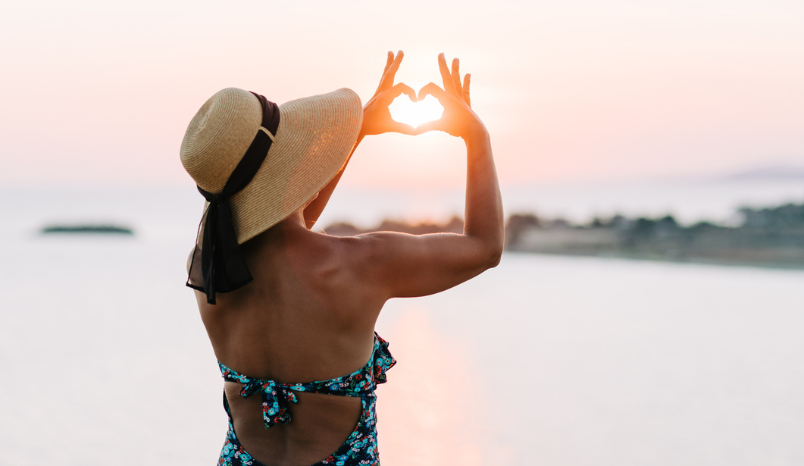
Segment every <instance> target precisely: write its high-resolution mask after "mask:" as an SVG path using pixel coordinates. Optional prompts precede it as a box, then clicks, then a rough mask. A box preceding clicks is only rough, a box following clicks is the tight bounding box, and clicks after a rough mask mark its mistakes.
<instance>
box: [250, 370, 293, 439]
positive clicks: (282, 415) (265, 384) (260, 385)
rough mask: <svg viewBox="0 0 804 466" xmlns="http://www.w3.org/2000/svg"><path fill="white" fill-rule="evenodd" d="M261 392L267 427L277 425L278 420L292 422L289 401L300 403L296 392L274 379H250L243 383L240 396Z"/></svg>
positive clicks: (263, 415)
mask: <svg viewBox="0 0 804 466" xmlns="http://www.w3.org/2000/svg"><path fill="white" fill-rule="evenodd" d="M257 392H261V393H260V394H261V396H262V418H263V420H264V421H265V428H266V429H268V428H269V427H273V426H275V425H276V424H277V423H278V422H281V423H283V424H287V423H289V422H290V411H289V410H288V403H298V402H299V401H298V399H297V398H296V394H295V393H293V391H292V390H291V389H290V388H289V387H288V386H287V385H283V384H278V383H276V382H274V381H273V380H268V381H250V382H248V383H246V384H243V387H242V388H241V389H240V396H242V397H243V398H248V397H249V396H251V395H253V394H255V393H257Z"/></svg>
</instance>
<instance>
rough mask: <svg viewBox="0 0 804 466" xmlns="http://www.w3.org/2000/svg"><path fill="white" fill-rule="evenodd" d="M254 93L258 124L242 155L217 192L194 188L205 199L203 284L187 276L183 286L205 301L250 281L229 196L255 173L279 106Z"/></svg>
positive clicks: (265, 152)
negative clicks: (259, 108) (259, 109)
mask: <svg viewBox="0 0 804 466" xmlns="http://www.w3.org/2000/svg"><path fill="white" fill-rule="evenodd" d="M252 94H254V93H253V92H252ZM254 95H255V96H256V97H257V99H258V100H259V101H260V105H261V106H262V126H261V127H260V130H259V131H257V135H256V136H254V140H253V141H252V142H251V145H250V146H249V148H248V150H247V151H246V154H245V155H244V156H243V158H242V159H241V160H240V162H239V163H238V164H237V166H236V167H235V169H234V170H233V171H232V174H231V175H230V176H229V179H228V180H227V181H226V184H225V185H224V187H223V190H222V191H221V192H219V193H210V192H208V191H205V190H204V189H202V188H201V187H200V186H199V187H198V191H199V192H200V193H201V194H202V195H203V196H204V199H206V200H207V201H208V202H209V207H208V208H207V212H206V217H205V219H204V220H202V222H203V223H204V237H203V238H202V245H201V269H202V271H201V274H200V275H201V277H202V278H203V282H204V283H203V286H195V285H192V284H190V277H189V276H188V277H187V286H189V287H190V288H194V289H196V290H199V291H203V292H204V293H205V294H206V295H207V302H208V303H209V304H215V303H216V300H215V293H216V292H220V293H226V292H229V291H234V290H236V289H238V288H240V287H242V286H245V285H246V284H247V283H249V282H251V280H252V277H251V273H250V272H249V270H248V266H247V265H246V260H245V259H244V258H243V254H242V252H241V251H240V246H239V245H238V244H237V234H236V233H235V230H234V222H233V220H232V207H231V205H229V199H230V198H231V197H232V196H234V195H235V194H237V193H238V192H240V191H241V190H242V189H243V188H245V187H246V186H247V185H248V184H249V183H250V182H251V180H252V179H253V178H254V175H256V174H257V171H259V169H260V166H261V165H262V162H263V161H264V160H265V157H266V156H267V155H268V150H269V149H270V148H271V144H272V143H273V141H274V139H275V134H276V131H277V129H278V128H279V107H278V106H277V105H276V104H275V103H273V102H271V101H269V100H268V99H266V98H265V97H263V96H261V95H258V94H254ZM199 228H200V225H199ZM197 248H198V241H197V240H196V249H197ZM194 266H195V254H193V262H191V263H190V275H192V270H193V267H194Z"/></svg>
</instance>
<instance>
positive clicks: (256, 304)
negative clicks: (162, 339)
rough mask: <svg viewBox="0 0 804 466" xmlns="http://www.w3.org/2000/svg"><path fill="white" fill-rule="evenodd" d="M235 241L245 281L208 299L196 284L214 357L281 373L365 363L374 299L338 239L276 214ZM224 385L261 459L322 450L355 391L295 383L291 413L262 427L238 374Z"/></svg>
mask: <svg viewBox="0 0 804 466" xmlns="http://www.w3.org/2000/svg"><path fill="white" fill-rule="evenodd" d="M242 248H243V252H244V255H245V257H246V260H247V263H248V267H249V270H250V271H251V274H252V277H253V278H254V281H253V282H252V283H250V284H249V285H247V286H245V287H243V288H241V289H239V290H237V291H235V292H232V293H225V294H221V295H219V296H218V304H217V305H210V304H207V302H206V297H205V296H204V294H203V293H200V292H196V298H197V300H198V305H199V309H200V312H201V317H202V320H203V322H204V325H205V327H206V329H207V333H208V334H209V338H210V340H211V342H212V346H213V349H214V351H215V355H216V356H217V358H218V360H219V361H220V362H221V363H223V364H225V365H226V366H228V367H230V368H232V369H235V370H237V371H238V372H240V373H243V374H247V375H248V376H249V377H254V378H259V379H269V380H276V381H277V382H282V383H296V382H312V381H317V380H326V379H331V378H335V377H340V376H343V375H346V374H349V373H351V372H354V371H355V370H356V369H359V368H360V367H362V366H364V365H365V364H366V362H367V361H368V359H369V357H370V356H371V351H372V348H373V340H374V336H373V335H374V334H373V329H374V323H375V321H376V319H377V316H378V315H379V312H380V309H381V308H382V305H383V303H384V299H382V298H380V297H379V296H377V293H376V291H374V292H373V293H372V290H371V289H370V288H368V287H367V286H365V285H363V284H361V281H359V280H355V276H354V273H353V271H351V270H350V267H349V263H350V261H349V260H348V256H349V255H350V251H349V241H348V240H346V239H343V238H338V237H331V236H327V235H321V234H318V233H313V232H310V231H308V230H306V229H305V228H304V227H301V226H300V225H294V224H293V223H292V222H282V223H280V224H279V225H277V226H275V227H274V228H272V229H270V230H268V231H266V232H264V233H263V234H261V235H259V236H258V237H257V238H254V239H253V240H251V241H249V242H247V243H245V244H244V245H243V246H242ZM372 294H373V295H374V296H372ZM225 385H226V386H225V391H226V396H227V399H228V402H229V405H230V408H231V411H232V419H233V422H234V428H235V432H237V436H238V438H239V439H240V440H241V442H242V444H243V446H244V447H245V448H246V449H247V450H248V451H249V452H250V453H251V454H252V455H253V456H254V457H255V458H256V459H258V460H259V461H260V462H262V463H264V464H265V465H267V466H280V465H281V466H284V465H298V464H313V463H315V462H317V461H320V460H321V459H323V458H326V457H327V456H328V455H329V454H330V453H331V452H332V451H334V450H335V449H337V447H338V446H340V445H341V444H342V443H343V442H344V441H345V440H346V439H347V437H348V436H349V434H350V433H351V432H352V430H353V429H354V428H355V424H356V423H357V422H358V419H359V418H360V415H361V402H360V399H359V398H354V397H342V396H330V395H323V394H310V393H299V394H298V396H299V401H300V402H299V403H298V404H295V405H291V407H290V410H291V416H292V417H293V422H291V423H289V424H280V425H277V426H274V427H273V428H271V429H265V428H264V425H263V418H262V409H261V406H260V404H261V401H260V399H259V397H250V398H245V399H244V398H242V397H241V396H240V386H239V385H238V384H235V383H231V382H227V383H226V384H225Z"/></svg>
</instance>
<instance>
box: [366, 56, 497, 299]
mask: <svg viewBox="0 0 804 466" xmlns="http://www.w3.org/2000/svg"><path fill="white" fill-rule="evenodd" d="M438 64H439V69H440V72H441V77H442V80H443V84H444V88H443V89H442V88H440V87H439V86H437V85H436V84H433V83H430V84H428V85H426V86H424V87H423V88H422V89H421V90H420V91H419V99H420V100H421V99H423V98H424V97H425V96H427V95H432V96H433V97H435V98H436V99H438V101H439V102H440V103H441V105H442V106H443V107H444V113H443V115H442V117H441V119H440V120H438V121H433V122H430V123H425V124H424V125H422V126H420V127H419V128H417V132H418V133H423V132H427V131H434V130H438V131H444V132H446V133H449V134H451V135H453V136H456V137H460V138H462V139H463V140H464V142H465V143H466V156H467V173H466V207H465V221H464V231H463V234H461V235H457V234H449V233H439V234H432V235H421V236H414V235H407V234H401V233H388V232H382V233H370V234H366V235H360V236H358V237H356V238H355V239H354V240H352V242H353V248H352V250H353V252H354V254H353V257H354V260H356V261H357V262H358V264H357V265H358V268H359V270H361V271H362V274H363V279H365V280H367V281H369V282H371V283H372V284H373V285H374V286H376V287H377V288H378V289H379V290H381V293H384V294H385V297H386V298H391V297H411V296H423V295H428V294H433V293H437V292H439V291H443V290H446V289H448V288H451V287H453V286H455V285H458V284H459V283H462V282H464V281H466V280H468V279H470V278H472V277H474V276H476V275H478V274H479V273H481V272H483V271H484V270H486V269H488V268H491V267H494V266H496V265H497V264H498V263H499V261H500V256H501V254H502V249H503V238H504V230H503V211H502V198H501V195H500V188H499V185H498V182H497V172H496V169H495V167H494V158H493V155H492V150H491V141H490V138H489V134H488V131H487V130H486V127H485V125H484V124H483V122H482V121H481V120H480V118H478V116H477V115H476V114H475V113H474V112H473V111H472V108H471V105H470V102H471V101H470V93H469V87H470V80H471V77H470V75H466V77H465V78H464V81H463V84H461V79H460V72H459V63H458V59H455V60H454V61H453V62H452V71H451V72H450V70H449V69H448V68H447V63H446V59H445V58H444V54H441V55H439V57H438Z"/></svg>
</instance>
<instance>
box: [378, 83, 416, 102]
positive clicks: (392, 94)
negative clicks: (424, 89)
mask: <svg viewBox="0 0 804 466" xmlns="http://www.w3.org/2000/svg"><path fill="white" fill-rule="evenodd" d="M387 92H388V96H387V97H386V96H383V100H386V99H387V100H390V101H393V100H394V99H396V98H397V97H399V96H400V95H402V94H405V95H406V96H408V98H409V99H410V101H411V102H416V101H418V98H417V97H416V91H414V90H413V88H412V87H410V86H408V85H407V84H405V83H397V84H396V86H394V87H392V88H391V89H390V90H388V91H387Z"/></svg>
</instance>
